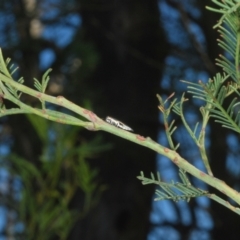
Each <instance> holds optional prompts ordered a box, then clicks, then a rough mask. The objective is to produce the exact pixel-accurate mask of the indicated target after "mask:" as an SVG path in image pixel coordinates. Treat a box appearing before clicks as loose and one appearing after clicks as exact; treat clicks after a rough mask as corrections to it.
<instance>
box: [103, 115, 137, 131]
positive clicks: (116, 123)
mask: <svg viewBox="0 0 240 240" xmlns="http://www.w3.org/2000/svg"><path fill="white" fill-rule="evenodd" d="M106 122H107V123H109V124H111V125H113V126H115V127H117V128H121V129H123V130H126V131H130V132H133V129H132V128H130V127H128V126H127V125H125V124H124V123H122V122H120V121H118V120H116V119H114V118H112V117H106Z"/></svg>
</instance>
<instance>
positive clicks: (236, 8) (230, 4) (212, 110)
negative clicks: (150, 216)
mask: <svg viewBox="0 0 240 240" xmlns="http://www.w3.org/2000/svg"><path fill="white" fill-rule="evenodd" d="M212 2H214V3H215V4H216V5H217V6H218V7H220V9H214V8H210V7H207V8H208V9H209V10H211V11H215V12H218V13H221V14H222V17H221V19H220V21H219V23H218V24H217V25H216V27H218V30H219V33H220V36H221V39H220V40H218V42H219V46H220V47H221V48H222V49H223V51H224V55H220V57H219V58H218V59H217V60H216V64H217V65H218V66H219V67H221V69H222V71H223V72H222V73H217V74H216V76H214V77H213V78H210V79H209V81H208V82H207V83H203V82H202V81H199V82H198V83H194V82H188V81H182V82H184V83H186V84H187V88H188V93H189V94H190V95H191V96H192V97H193V98H197V99H199V100H202V101H203V104H202V106H201V108H200V112H201V116H202V121H201V123H199V122H198V123H196V124H195V126H194V127H193V128H192V127H190V125H189V123H188V122H187V120H186V118H185V114H184V104H185V102H186V101H188V99H187V98H186V97H185V93H183V95H182V97H181V99H180V100H177V99H176V98H175V99H173V100H171V98H172V97H173V95H174V94H171V95H170V96H169V97H168V98H167V99H166V100H165V101H163V99H162V98H161V97H160V96H159V95H158V96H157V97H158V99H159V102H160V105H159V110H160V111H161V113H162V114H163V121H164V125H165V132H166V136H167V139H168V143H169V146H170V148H171V149H172V150H174V151H176V150H177V149H178V147H179V145H180V143H178V144H177V145H175V144H174V141H173V135H174V133H175V131H176V129H177V127H176V126H175V125H174V123H175V120H174V119H173V116H172V113H173V112H174V113H175V114H177V115H178V116H179V117H180V118H181V120H182V123H183V125H184V126H185V128H186V130H187V132H188V133H189V135H190V137H191V138H192V139H193V141H194V142H195V144H196V145H197V146H198V148H199V152H200V155H201V157H202V160H203V163H204V165H205V167H206V169H207V172H208V174H209V175H210V176H213V174H212V171H211V168H210V164H209V160H208V156H207V153H206V148H205V129H206V127H207V125H208V122H209V119H210V118H212V119H214V121H215V122H217V123H220V124H221V125H222V127H225V128H228V129H230V130H232V131H235V132H237V133H240V108H239V106H240V101H239V97H240V92H239V89H240V68H239V64H240V44H239V42H240V28H239V26H240V3H239V1H233V0H227V1H220V0H212ZM169 119H171V120H169ZM184 174H185V173H184V172H183V171H182V170H181V169H180V176H183V175H184ZM138 178H139V179H141V180H142V181H143V182H142V183H143V184H158V185H159V186H160V187H161V188H162V190H163V191H159V190H157V192H156V194H158V196H159V198H157V200H162V199H173V200H174V201H177V200H179V199H185V200H189V198H188V194H190V196H193V197H197V196H198V195H199V196H200V195H201V194H203V195H204V194H206V192H204V191H202V190H199V189H196V188H194V187H193V186H191V185H189V184H190V183H187V182H184V181H183V182H184V183H183V184H179V183H163V182H161V181H160V177H159V176H158V179H157V180H156V179H155V178H154V175H153V174H152V175H151V178H146V177H144V175H143V173H141V176H140V177H138ZM182 180H183V179H182ZM172 188H175V189H177V190H178V191H179V192H182V194H183V195H180V196H179V195H178V194H177V193H176V192H174V191H173V190H172ZM191 191H192V192H191ZM214 198H215V199H214V200H216V201H218V202H220V203H221V204H223V202H224V201H219V199H217V197H216V196H214ZM232 209H233V208H232ZM236 212H237V211H236Z"/></svg>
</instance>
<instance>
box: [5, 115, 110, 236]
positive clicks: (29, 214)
mask: <svg viewBox="0 0 240 240" xmlns="http://www.w3.org/2000/svg"><path fill="white" fill-rule="evenodd" d="M29 119H30V121H31V123H32V124H33V126H34V127H35V128H36V130H37V133H38V135H39V136H40V137H41V140H42V143H43V153H42V156H40V161H36V162H35V163H32V162H29V161H28V160H26V159H23V158H20V157H18V156H16V155H11V156H9V157H8V159H7V161H8V166H9V167H8V169H9V171H11V172H12V174H13V176H15V177H17V176H19V179H20V181H21V182H22V184H23V187H22V190H21V200H20V201H19V206H18V208H17V209H16V210H17V212H18V214H19V221H20V222H22V223H24V227H25V233H21V234H19V237H20V236H21V239H34V240H36V239H39V240H40V239H46V240H47V239H52V238H53V237H58V239H67V237H68V234H69V231H70V230H71V229H72V227H73V224H74V223H75V222H76V220H77V219H79V218H83V217H85V216H86V214H87V213H88V211H89V210H90V209H91V208H92V207H94V206H95V204H96V203H97V202H98V199H99V197H100V196H101V193H102V191H104V189H105V186H104V185H100V184H99V183H98V179H97V178H98V172H97V170H96V169H92V168H91V167H90V165H89V163H88V162H87V160H86V159H90V158H94V156H95V155H96V154H99V153H100V152H101V151H105V150H107V149H109V147H110V145H108V144H105V145H103V144H102V141H101V139H100V138H95V139H94V140H93V141H91V142H87V141H84V142H83V143H82V144H80V145H79V146H75V144H76V142H77V140H78V136H79V129H77V128H76V127H70V126H65V127H62V125H60V124H52V123H50V122H48V121H47V120H45V119H41V125H42V127H43V128H39V126H38V124H39V117H37V116H31V117H30V118H29ZM38 128H39V129H38ZM40 130H41V131H44V132H41V131H40ZM44 134H45V136H44ZM51 135H52V136H51ZM9 163H10V164H9ZM80 190H81V191H82V192H83V193H84V196H85V200H84V201H83V202H84V203H83V206H82V209H81V210H80V209H78V210H77V209H75V210H74V209H70V208H69V204H70V203H71V200H72V199H73V197H74V195H75V194H76V192H77V191H80Z"/></svg>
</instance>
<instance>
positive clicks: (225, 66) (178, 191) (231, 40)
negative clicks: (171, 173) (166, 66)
mask: <svg viewBox="0 0 240 240" xmlns="http://www.w3.org/2000/svg"><path fill="white" fill-rule="evenodd" d="M213 2H214V3H216V4H217V6H219V7H221V9H213V8H209V9H210V10H213V11H216V12H219V13H221V14H222V17H221V19H220V22H219V23H218V24H217V27H218V28H219V32H220V34H221V40H219V45H220V46H221V47H222V48H223V50H224V51H225V53H224V56H220V58H219V59H217V65H219V66H220V67H221V68H222V71H223V72H222V73H218V74H216V76H214V77H213V78H212V79H209V81H208V82H207V83H203V82H201V81H199V82H198V83H192V82H187V81H183V82H185V83H187V85H188V92H189V93H190V94H191V95H192V96H193V97H194V98H197V99H200V100H202V101H203V105H202V107H201V108H200V112H201V115H202V121H201V123H200V122H199V123H197V124H196V125H195V126H194V128H193V129H192V128H191V126H190V125H189V124H188V122H187V119H186V117H185V115H184V109H183V106H184V103H185V102H186V101H187V99H186V98H185V94H183V95H182V97H181V99H180V100H179V101H178V100H177V99H176V98H175V99H173V100H172V98H173V96H174V94H172V95H170V97H168V98H167V99H166V100H163V99H162V97H161V96H158V99H159V103H160V105H159V110H160V111H161V113H162V114H163V121H164V125H165V130H166V135H167V139H168V143H169V146H170V147H169V148H167V147H166V146H162V145H160V144H158V143H157V142H155V141H153V140H152V139H150V138H149V137H143V136H140V135H138V134H135V133H131V132H127V131H124V130H123V129H119V128H116V127H114V126H112V125H110V124H109V123H107V122H106V121H104V120H102V119H101V118H99V117H98V116H97V115H96V114H94V113H93V112H91V111H89V110H87V109H84V108H82V107H80V106H77V105H76V104H74V103H72V102H70V101H68V100H67V99H65V98H64V97H62V96H58V97H52V96H49V95H47V94H45V93H44V91H45V89H46V86H47V83H48V80H49V78H48V73H49V71H50V70H49V71H48V72H46V74H44V76H43V78H42V82H41V83H40V81H38V80H36V79H35V87H36V89H37V90H33V89H31V88H28V87H26V86H24V85H23V79H22V78H20V80H19V81H18V82H16V81H14V80H13V78H12V73H11V72H9V71H8V68H7V64H6V63H5V62H4V61H3V57H2V54H1V53H0V91H1V100H2V101H1V106H2V108H1V110H0V116H5V115H10V114H19V113H25V114H26V113H27V114H30V113H31V114H36V115H38V116H40V117H43V118H46V119H49V120H52V121H56V122H59V123H63V124H69V125H75V126H82V127H85V128H86V129H88V130H91V131H97V130H103V131H107V132H109V133H112V134H115V135H117V136H119V137H122V138H125V139H127V140H129V141H132V142H134V143H136V144H139V145H142V146H144V147H147V148H149V149H152V150H153V151H155V152H157V153H159V154H161V155H163V156H165V157H167V158H168V159H170V160H171V161H172V162H173V163H174V164H175V165H176V166H177V167H179V169H180V178H181V180H182V183H176V182H172V183H163V182H162V181H161V180H160V176H159V175H158V177H157V179H156V178H155V177H154V175H153V174H152V175H151V178H147V177H145V176H144V174H143V173H141V175H140V176H138V178H139V179H140V180H141V181H142V183H143V184H157V185H158V186H159V187H160V189H157V190H156V194H157V196H158V197H157V198H156V200H161V199H172V200H174V201H178V200H187V201H189V200H190V198H192V197H198V196H202V195H205V196H207V197H209V198H211V199H212V200H214V201H217V202H218V203H220V204H222V205H223V206H225V207H226V208H228V209H230V210H231V211H234V212H235V213H237V214H239V215H240V208H237V207H235V206H233V205H231V204H230V203H229V202H227V201H225V200H223V199H222V198H220V197H218V196H216V195H214V194H210V193H208V192H206V191H204V190H201V189H198V188H196V187H194V186H192V184H191V183H190V181H189V180H188V178H187V175H186V173H188V174H191V175H192V176H194V177H196V178H198V179H200V180H202V181H203V182H205V183H206V184H208V185H210V186H212V187H214V188H216V189H218V190H219V191H221V192H222V193H224V194H225V195H226V196H227V197H229V198H231V199H232V200H233V201H235V202H236V203H237V204H238V205H240V194H239V193H238V192H236V191H235V190H234V189H233V188H231V187H229V186H228V185H227V184H225V183H224V182H223V181H221V180H219V179H217V178H215V177H213V173H212V170H211V167H210V164H209V161H208V155H207V152H206V148H205V129H206V127H207V125H208V122H209V119H210V118H213V119H215V121H216V122H218V123H220V124H221V125H222V126H223V127H225V128H228V129H231V130H233V131H236V132H238V133H239V132H240V114H239V105H240V102H239V96H240V92H239V87H240V78H239V77H240V73H239V47H240V44H239V42H240V34H239V33H240V32H239V27H238V26H240V18H239V11H240V10H239V3H238V1H230V0H227V1H224V3H222V2H220V1H219V0H214V1H213ZM7 63H9V61H7ZM13 71H14V70H13ZM21 93H24V94H28V95H30V96H32V97H35V98H37V99H39V101H40V102H41V108H33V107H31V106H29V105H27V104H26V103H24V102H23V101H22V100H21ZM231 97H233V98H232V100H230V104H229V105H228V106H227V107H225V105H226V104H227V103H226V99H229V98H231ZM3 100H9V101H11V102H13V103H15V104H16V106H17V107H16V108H10V109H6V107H4V103H3ZM46 102H48V103H51V104H53V105H57V106H61V107H64V108H66V109H68V110H70V111H72V112H73V113H74V114H75V115H76V114H77V115H78V116H80V117H81V119H80V118H79V117H76V116H73V114H68V113H62V112H59V111H54V110H52V109H48V108H46V106H45V103H46ZM172 113H176V114H177V115H179V116H180V118H181V120H182V122H183V125H184V126H185V128H186V130H187V132H188V133H189V135H190V136H191V137H192V139H193V141H194V143H195V144H196V145H197V146H198V148H199V152H200V155H201V158H202V160H203V163H204V165H205V167H206V170H207V173H205V172H202V171H201V170H199V169H198V168H196V167H195V166H193V165H192V164H190V163H189V162H188V161H187V160H186V159H184V158H183V157H181V156H180V155H179V154H178V153H177V149H178V147H179V146H180V143H177V144H175V143H174V141H173V138H172V137H173V135H174V133H175V132H176V130H177V127H176V126H175V125H174V124H175V122H174V120H172ZM82 119H85V120H82ZM169 119H171V120H169ZM199 130H200V131H199Z"/></svg>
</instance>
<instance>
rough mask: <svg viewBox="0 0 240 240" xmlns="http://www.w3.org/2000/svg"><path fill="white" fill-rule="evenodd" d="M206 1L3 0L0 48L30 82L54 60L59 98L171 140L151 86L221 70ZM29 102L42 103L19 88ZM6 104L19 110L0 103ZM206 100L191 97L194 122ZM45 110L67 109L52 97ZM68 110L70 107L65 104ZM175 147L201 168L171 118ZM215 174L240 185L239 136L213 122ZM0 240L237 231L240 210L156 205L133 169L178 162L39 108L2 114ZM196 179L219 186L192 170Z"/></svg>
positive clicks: (164, 171) (157, 89)
mask: <svg viewBox="0 0 240 240" xmlns="http://www.w3.org/2000/svg"><path fill="white" fill-rule="evenodd" d="M206 5H211V2H210V0H202V1H197V0H188V1H187V0H182V1H179V0H175V1H174V0H148V1H145V0H112V1H111V0H88V1H86V0H68V1H63V0H39V1H36V0H1V1H0V22H1V24H0V47H1V48H2V51H3V54H4V57H5V58H7V57H10V58H11V59H12V63H13V64H14V65H15V66H18V67H19V69H18V72H17V73H15V74H14V78H15V79H18V78H20V77H21V76H23V77H24V80H25V84H26V85H27V86H30V87H33V78H37V79H38V80H41V77H42V75H43V74H44V72H45V71H46V70H47V69H48V68H52V69H53V70H52V72H51V73H50V78H51V79H50V82H49V86H48V88H47V91H46V92H47V94H50V95H53V96H58V95H63V96H65V97H66V98H68V99H69V100H70V101H72V102H74V103H76V104H78V105H80V106H82V107H84V108H87V109H90V110H92V111H93V112H94V113H96V114H97V115H98V116H99V117H101V118H105V117H106V116H112V117H114V118H116V119H119V120H120V121H123V122H124V123H126V124H127V125H128V126H130V127H131V128H133V129H134V131H135V133H137V134H140V135H143V136H149V137H151V138H152V139H153V140H155V141H158V142H160V143H161V144H163V145H167V141H166V138H165V134H164V127H163V124H162V118H161V114H160V113H159V111H158V108H157V106H158V101H157V98H156V94H157V93H158V94H161V95H162V96H163V97H167V96H169V95H170V94H171V93H172V92H176V96H180V94H181V93H182V91H185V90H186V86H185V84H183V83H181V82H180V80H182V79H184V80H189V81H193V82H197V81H198V80H202V81H207V80H208V78H209V77H210V76H213V75H214V74H215V73H216V72H217V71H219V69H217V68H216V66H215V64H214V62H215V58H216V57H217V56H218V54H220V53H221V49H220V48H219V47H218V45H217V43H216V38H217V37H218V34H217V31H216V30H213V28H212V27H213V25H215V24H216V22H217V20H218V18H219V17H220V16H218V15H216V14H214V13H212V12H209V11H207V10H206V9H205V6H206ZM21 99H22V100H23V101H24V102H26V103H28V104H29V105H31V106H34V107H40V103H39V102H38V100H36V99H33V98H31V97H29V96H26V95H23V96H22V97H21ZM4 104H5V105H6V107H7V108H11V107H14V105H13V104H12V103H10V102H6V101H4ZM200 104H201V103H200V102H199V101H193V100H192V99H191V98H190V101H189V102H188V103H187V104H186V109H185V111H186V116H187V120H188V121H189V123H190V125H191V124H192V125H195V123H196V122H197V121H198V120H199V119H200V115H199V112H198V109H199V107H200ZM47 107H49V108H51V109H54V110H59V111H65V112H67V111H66V110H65V109H61V108H59V107H56V106H53V105H51V104H48V105H47ZM67 113H68V112H67ZM176 123H177V125H178V131H177V133H176V136H175V141H176V142H180V143H181V147H180V150H179V151H180V154H181V155H182V156H183V157H185V158H186V159H188V160H189V162H191V163H192V164H194V165H195V166H197V167H198V168H200V169H202V170H204V171H205V169H204V167H203V164H202V163H201V160H200V156H199V153H198V150H197V148H196V146H194V144H193V142H192V141H191V139H190V138H189V136H188V134H187V133H186V131H185V130H184V128H183V127H182V125H181V122H180V121H179V120H178V119H176ZM206 131H207V141H206V147H207V149H208V153H209V158H210V160H211V166H212V170H213V173H214V175H215V176H216V177H217V178H220V179H223V180H224V181H226V183H227V184H229V185H230V186H232V187H234V188H235V189H236V190H238V191H239V188H240V186H239V180H240V179H239V176H240V174H239V173H240V167H239V154H240V153H239V148H238V146H239V136H237V135H236V134H234V133H232V132H229V131H228V130H225V129H222V128H221V126H220V125H217V124H214V125H211V126H209V128H208V129H207V130H206ZM0 164H1V166H0V239H1V240H3V239H24V240H26V239H34V240H37V239H41V240H43V239H44V240H48V239H51V240H52V239H54V240H55V239H70V240H77V239H78V240H79V239H81V240H95V239H99V240H133V239H138V240H143V239H148V240H162V239H163V240H165V239H166V240H169V239H171V240H180V239H189V240H190V239H191V240H193V239H198V240H207V239H217V240H219V239H224V240H225V239H239V238H240V228H239V216H237V215H236V214H235V213H233V212H230V211H229V210H228V209H226V208H223V207H222V206H220V205H218V204H216V203H214V202H210V201H209V200H208V199H207V198H205V197H201V198H198V199H192V200H191V201H190V203H186V202H178V203H174V202H171V201H161V202H154V201H153V199H154V186H151V185H148V186H142V185H141V182H140V181H139V180H137V178H136V176H138V175H139V173H140V171H144V173H145V175H147V176H149V175H150V172H156V171H159V172H160V174H161V176H162V178H163V179H164V180H165V181H170V180H171V179H174V180H178V170H177V168H176V167H175V166H174V165H173V164H172V163H171V162H170V161H169V160H167V159H165V158H164V157H161V156H158V155H156V154H155V153H154V152H152V151H150V150H149V149H146V148H143V147H140V146H137V145H135V144H133V143H131V142H127V141H126V140H124V139H121V138H118V137H116V136H111V135H110V134H108V133H105V132H89V131H87V130H85V129H82V128H76V127H72V126H65V125H60V124H57V123H53V122H50V121H46V120H45V119H41V118H39V117H36V116H32V115H26V116H24V115H12V116H8V117H2V118H1V119H0ZM191 181H192V183H193V184H194V185H195V186H197V187H200V188H203V189H206V190H209V191H212V192H214V190H213V189H209V188H208V186H206V185H205V184H203V183H201V182H199V181H197V180H196V179H194V178H191Z"/></svg>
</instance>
